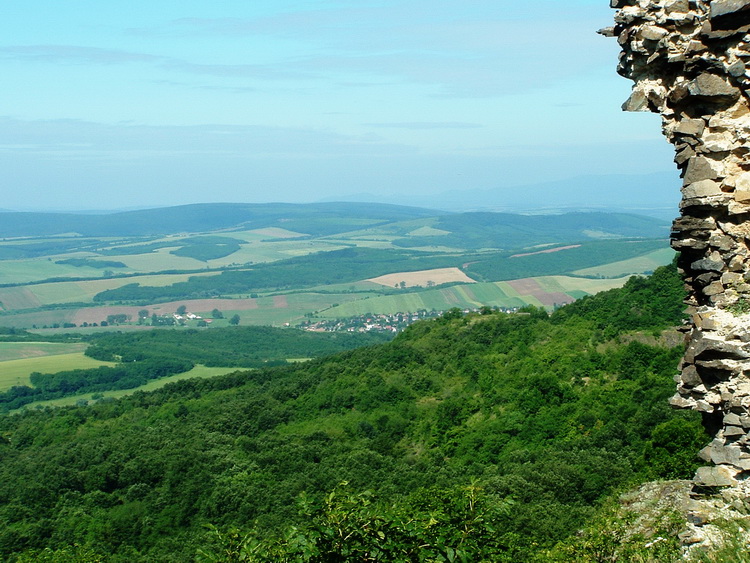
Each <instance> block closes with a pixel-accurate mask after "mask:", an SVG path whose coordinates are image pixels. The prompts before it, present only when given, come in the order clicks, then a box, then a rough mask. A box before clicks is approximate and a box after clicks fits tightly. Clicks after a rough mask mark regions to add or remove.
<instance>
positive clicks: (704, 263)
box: [690, 258, 724, 272]
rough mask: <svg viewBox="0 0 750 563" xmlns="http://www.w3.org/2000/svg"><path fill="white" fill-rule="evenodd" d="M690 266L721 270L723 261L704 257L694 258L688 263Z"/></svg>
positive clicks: (692, 267) (694, 268)
mask: <svg viewBox="0 0 750 563" xmlns="http://www.w3.org/2000/svg"><path fill="white" fill-rule="evenodd" d="M690 268H691V269H692V270H712V271H714V272H721V271H722V270H723V269H724V262H719V261H718V260H710V259H708V258H704V259H703V260H696V261H695V262H693V263H692V264H690Z"/></svg>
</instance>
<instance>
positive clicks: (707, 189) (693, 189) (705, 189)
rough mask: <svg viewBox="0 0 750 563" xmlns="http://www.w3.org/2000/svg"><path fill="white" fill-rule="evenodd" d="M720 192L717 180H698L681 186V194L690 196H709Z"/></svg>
mask: <svg viewBox="0 0 750 563" xmlns="http://www.w3.org/2000/svg"><path fill="white" fill-rule="evenodd" d="M691 160H692V159H691ZM688 166H689V165H688ZM721 194H722V191H721V184H720V183H719V182H715V181H714V180H699V181H697V182H692V183H691V184H688V185H686V186H685V187H683V188H682V195H683V196H685V197H690V198H693V197H711V196H715V195H721Z"/></svg>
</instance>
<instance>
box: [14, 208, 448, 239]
mask: <svg viewBox="0 0 750 563" xmlns="http://www.w3.org/2000/svg"><path fill="white" fill-rule="evenodd" d="M438 214H442V213H441V212H436V211H434V210H429V209H422V208H418V207H407V206H399V205H391V204H384V203H342V202H330V203H308V204H295V203H255V204H254V203H203V204H191V205H181V206H177V207H161V208H155V209H140V210H135V211H123V212H117V213H108V214H101V215H91V214H87V213H35V212H0V236H2V237H20V236H50V235H59V234H64V233H78V234H80V235H81V236H148V235H166V234H174V233H181V232H205V231H214V230H220V229H232V228H243V229H262V228H266V227H283V228H285V229H288V230H292V231H294V230H299V231H300V232H303V233H307V234H312V235H325V234H334V233H338V232H345V231H350V230H354V229H357V228H361V227H362V220H369V221H371V222H372V224H378V223H380V222H390V221H402V220H408V219H418V218H421V217H432V216H435V215H438Z"/></svg>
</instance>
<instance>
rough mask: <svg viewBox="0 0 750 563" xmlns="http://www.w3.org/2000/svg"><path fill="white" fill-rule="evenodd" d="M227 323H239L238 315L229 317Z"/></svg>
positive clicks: (235, 324)
mask: <svg viewBox="0 0 750 563" xmlns="http://www.w3.org/2000/svg"><path fill="white" fill-rule="evenodd" d="M229 324H230V325H234V326H237V325H238V324H240V316H239V315H237V314H235V315H234V316H233V317H232V318H231V319H229Z"/></svg>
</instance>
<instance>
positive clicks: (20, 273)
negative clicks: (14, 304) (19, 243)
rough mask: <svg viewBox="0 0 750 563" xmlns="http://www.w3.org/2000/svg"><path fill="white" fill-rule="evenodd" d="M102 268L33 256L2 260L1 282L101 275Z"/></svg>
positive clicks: (0, 267)
mask: <svg viewBox="0 0 750 563" xmlns="http://www.w3.org/2000/svg"><path fill="white" fill-rule="evenodd" d="M100 275H102V270H98V269H95V268H85V267H84V268H78V267H76V266H71V265H69V264H55V262H54V260H47V259H46V258H33V259H27V260H3V261H1V262H0V284H6V283H29V282H34V281H38V280H44V279H48V278H57V277H68V278H72V277H81V276H91V277H94V276H100Z"/></svg>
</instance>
